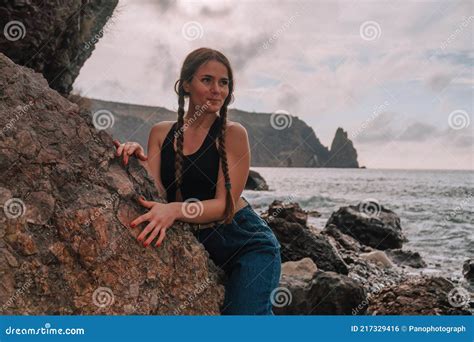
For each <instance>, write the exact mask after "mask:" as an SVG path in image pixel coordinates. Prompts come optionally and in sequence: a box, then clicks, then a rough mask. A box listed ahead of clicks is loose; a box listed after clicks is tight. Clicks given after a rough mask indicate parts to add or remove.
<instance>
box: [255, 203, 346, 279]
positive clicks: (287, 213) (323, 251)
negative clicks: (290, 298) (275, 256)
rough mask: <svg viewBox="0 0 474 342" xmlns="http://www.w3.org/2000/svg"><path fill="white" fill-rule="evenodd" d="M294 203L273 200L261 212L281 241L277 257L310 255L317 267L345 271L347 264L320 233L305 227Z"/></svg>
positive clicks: (295, 259)
mask: <svg viewBox="0 0 474 342" xmlns="http://www.w3.org/2000/svg"><path fill="white" fill-rule="evenodd" d="M303 214H304V212H303V211H302V209H301V208H300V207H299V205H298V204H289V205H283V204H282V202H281V201H274V202H273V203H272V204H271V205H270V207H269V210H268V211H267V212H266V213H264V214H263V215H262V218H263V219H264V220H266V222H267V223H268V225H269V226H270V228H271V229H272V230H273V232H274V234H275V236H276V237H277V239H278V241H279V242H280V244H281V246H282V247H281V259H282V261H283V262H285V261H298V260H300V259H303V258H305V257H308V258H311V259H312V260H313V262H314V263H315V264H316V265H317V266H318V268H319V269H321V270H324V271H334V272H337V273H341V274H347V272H348V271H347V265H346V264H345V263H344V261H343V260H342V259H341V256H340V255H339V254H338V252H337V250H336V249H335V248H334V247H333V246H332V245H331V244H330V243H329V242H328V240H327V239H326V237H325V236H324V235H322V234H316V233H314V232H313V231H311V230H310V229H309V228H308V227H307V226H305V223H306V218H307V215H303Z"/></svg>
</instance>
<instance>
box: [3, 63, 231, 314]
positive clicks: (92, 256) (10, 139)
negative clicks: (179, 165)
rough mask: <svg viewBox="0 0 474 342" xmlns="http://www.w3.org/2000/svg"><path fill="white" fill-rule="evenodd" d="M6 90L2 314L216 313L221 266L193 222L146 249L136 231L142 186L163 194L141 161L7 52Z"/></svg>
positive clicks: (149, 193)
mask: <svg viewBox="0 0 474 342" xmlns="http://www.w3.org/2000/svg"><path fill="white" fill-rule="evenodd" d="M0 94H1V97H2V101H0V171H1V174H2V177H1V179H0V203H1V205H2V206H3V210H1V211H0V284H1V286H0V303H2V307H1V308H2V309H1V313H2V314H22V315H23V314H29V315H44V314H48V315H53V314H80V315H82V314H156V315H161V314H205V315H207V314H219V307H220V305H221V304H222V302H223V295H224V288H223V286H222V285H221V280H222V279H221V278H220V276H219V275H220V274H221V273H219V270H218V269H217V268H216V267H215V266H214V264H213V263H212V262H211V261H210V260H209V258H208V254H207V252H206V251H205V249H204V248H203V246H202V245H201V244H200V243H199V242H198V241H197V240H196V239H195V237H194V236H193V234H192V233H191V232H190V231H189V226H188V225H187V224H176V225H173V226H172V227H170V228H169V229H168V232H167V237H166V239H165V240H164V241H163V244H162V246H161V247H159V248H155V247H151V248H150V247H149V248H148V249H145V248H144V247H142V245H141V244H139V243H138V242H137V240H136V237H137V235H138V234H139V232H141V229H140V228H135V229H131V228H130V227H129V223H130V221H131V220H133V219H134V218H136V217H138V216H139V215H141V214H143V213H145V212H146V209H145V208H143V207H141V206H140V205H138V203H137V202H136V200H135V198H136V196H137V195H138V194H141V195H143V196H144V197H145V198H147V199H149V200H156V201H161V199H160V198H158V197H157V195H158V194H157V192H156V189H155V187H154V183H153V180H152V179H151V178H150V177H149V176H148V175H147V173H146V171H145V169H143V168H142V167H141V166H140V165H139V164H138V162H137V160H136V159H134V158H133V159H131V161H130V163H129V165H128V166H127V167H125V168H124V167H123V166H121V164H120V163H119V161H118V159H117V158H115V156H114V154H115V153H114V152H115V148H114V147H113V146H114V145H113V142H112V138H111V137H110V135H108V134H107V133H106V132H104V131H103V130H96V129H95V128H94V126H93V124H92V122H91V117H90V113H85V112H80V111H79V109H78V107H77V105H75V104H73V103H71V102H69V101H67V100H66V99H65V98H64V97H62V96H60V95H59V94H58V93H57V92H56V91H54V90H51V89H50V88H49V87H48V83H47V82H46V80H45V79H44V78H43V76H42V75H41V74H35V73H33V71H32V70H31V69H27V68H25V67H20V66H18V65H16V64H14V63H13V62H12V61H11V60H10V59H8V58H7V57H5V56H4V55H3V54H0ZM143 227H144V225H143ZM143 227H141V228H143ZM151 246H152V245H151Z"/></svg>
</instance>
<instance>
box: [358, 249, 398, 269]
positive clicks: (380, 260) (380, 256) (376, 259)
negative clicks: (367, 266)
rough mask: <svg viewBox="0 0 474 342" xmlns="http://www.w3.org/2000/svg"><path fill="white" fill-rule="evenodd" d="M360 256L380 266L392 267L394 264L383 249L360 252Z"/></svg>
mask: <svg viewBox="0 0 474 342" xmlns="http://www.w3.org/2000/svg"><path fill="white" fill-rule="evenodd" d="M360 258H361V259H363V260H367V261H370V262H372V263H374V264H376V265H378V266H379V267H382V268H392V267H393V266H394V265H393V263H392V262H391V261H390V259H389V258H388V257H387V255H386V254H385V253H384V252H383V251H373V252H369V253H362V254H361V255H360Z"/></svg>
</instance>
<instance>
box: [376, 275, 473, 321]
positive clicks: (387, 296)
mask: <svg viewBox="0 0 474 342" xmlns="http://www.w3.org/2000/svg"><path fill="white" fill-rule="evenodd" d="M369 302H370V304H369V307H368V312H367V313H368V314H372V315H470V314H471V313H470V311H469V310H467V306H468V304H469V299H468V293H467V292H466V290H464V289H463V288H460V287H456V286H455V285H454V284H453V283H452V282H450V281H449V280H447V279H445V278H441V277H411V278H407V279H406V280H405V281H404V282H402V283H400V284H397V285H395V286H388V287H385V288H383V289H381V290H380V291H379V292H378V293H375V294H373V295H372V296H371V297H370V299H369Z"/></svg>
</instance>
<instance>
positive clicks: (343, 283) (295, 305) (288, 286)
mask: <svg viewBox="0 0 474 342" xmlns="http://www.w3.org/2000/svg"><path fill="white" fill-rule="evenodd" d="M365 299H366V294H365V291H364V289H363V287H362V286H361V285H360V284H359V283H358V282H356V281H354V280H352V279H351V278H349V277H347V276H345V275H341V274H337V273H334V272H322V271H318V270H317V268H316V265H315V264H314V263H313V262H312V261H311V259H309V258H304V259H302V260H300V261H297V262H285V263H284V264H283V265H282V276H281V280H280V286H279V287H278V288H277V289H276V290H275V291H274V292H273V294H272V301H273V306H274V308H273V311H274V313H275V314H276V315H350V314H351V313H352V312H353V310H354V309H355V308H356V307H357V306H358V305H359V303H360V302H363V301H365ZM363 313H364V310H361V311H360V314H363Z"/></svg>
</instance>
